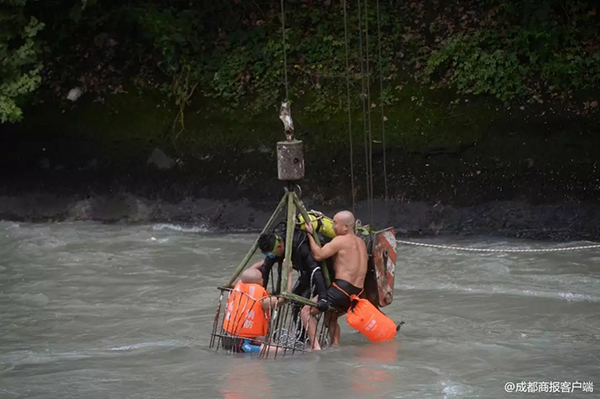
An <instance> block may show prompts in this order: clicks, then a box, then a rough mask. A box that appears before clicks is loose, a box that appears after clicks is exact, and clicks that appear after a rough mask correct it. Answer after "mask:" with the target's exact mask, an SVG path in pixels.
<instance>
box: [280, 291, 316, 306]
mask: <svg viewBox="0 0 600 399" xmlns="http://www.w3.org/2000/svg"><path fill="white" fill-rule="evenodd" d="M281 296H282V297H284V298H285V299H289V300H292V301H296V302H298V303H301V304H303V305H308V306H312V307H315V308H316V307H317V303H316V302H315V301H311V300H310V299H306V298H304V297H302V296H300V295H296V294H292V293H291V292H284V293H282V294H281Z"/></svg>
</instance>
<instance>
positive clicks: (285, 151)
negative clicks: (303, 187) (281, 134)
mask: <svg viewBox="0 0 600 399" xmlns="http://www.w3.org/2000/svg"><path fill="white" fill-rule="evenodd" d="M277 175H278V178H279V180H283V181H295V180H300V179H302V178H303V177H304V151H303V143H302V141H300V140H292V141H279V142H277Z"/></svg>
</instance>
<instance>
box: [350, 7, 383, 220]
mask: <svg viewBox="0 0 600 399" xmlns="http://www.w3.org/2000/svg"><path fill="white" fill-rule="evenodd" d="M378 1H379V0H378ZM343 6H344V38H345V43H346V102H347V108H348V141H349V142H350V189H351V190H352V191H351V192H352V213H353V214H354V213H355V208H356V193H355V191H354V149H353V145H352V111H351V109H350V60H349V54H348V16H347V12H346V0H343Z"/></svg>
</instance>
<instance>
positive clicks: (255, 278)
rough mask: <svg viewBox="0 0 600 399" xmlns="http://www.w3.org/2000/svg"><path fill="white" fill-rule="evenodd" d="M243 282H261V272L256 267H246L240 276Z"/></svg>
mask: <svg viewBox="0 0 600 399" xmlns="http://www.w3.org/2000/svg"><path fill="white" fill-rule="evenodd" d="M240 279H241V280H242V283H244V284H260V285H262V284H263V278H262V273H261V272H260V270H258V269H247V270H244V271H243V272H242V275H241V276H240Z"/></svg>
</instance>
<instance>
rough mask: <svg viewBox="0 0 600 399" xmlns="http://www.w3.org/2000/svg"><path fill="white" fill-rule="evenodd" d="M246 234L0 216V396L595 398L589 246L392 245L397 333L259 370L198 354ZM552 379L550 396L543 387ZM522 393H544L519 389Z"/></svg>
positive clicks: (454, 241) (597, 297) (597, 324)
mask: <svg viewBox="0 0 600 399" xmlns="http://www.w3.org/2000/svg"><path fill="white" fill-rule="evenodd" d="M254 238H255V235H254V234H250V233H235V234H217V233H212V232H209V231H206V230H205V229H203V228H202V227H190V228H183V227H180V226H173V225H115V224H112V225H104V224H98V223H92V222H77V223H56V224H29V223H13V222H0V397H1V398H85V399H93V398H287V399H292V398H303V399H304V398H307V399H308V398H327V399H337V398H340V399H342V398H343V399H346V398H503V397H507V398H508V397H514V398H517V397H531V398H533V397H535V398H539V397H590V398H591V397H593V396H595V395H597V392H598V391H600V251H599V250H585V251H568V252H554V253H501V252H500V253H495V252H493V253H477V252H465V251H460V250H454V249H434V248H422V247H414V246H406V245H399V247H398V260H397V264H396V281H395V297H394V301H393V303H392V304H391V305H390V306H388V307H386V308H384V311H385V312H386V313H387V314H388V315H389V316H390V317H392V318H393V319H395V320H403V321H405V323H406V324H404V326H403V327H402V330H401V334H400V337H399V338H397V339H395V340H393V341H389V342H385V343H380V344H371V343H369V342H368V341H367V340H366V339H365V338H364V337H363V336H362V335H361V334H360V333H357V332H355V331H354V330H352V329H351V328H350V327H349V326H348V325H347V324H346V323H345V321H344V319H343V318H342V319H340V325H341V327H342V335H341V347H340V348H336V349H327V350H325V351H323V352H321V353H305V354H298V355H294V356H288V357H285V358H280V359H277V360H272V359H269V360H258V359H255V358H252V357H247V356H232V355H227V354H224V353H223V352H221V351H219V352H215V351H213V350H211V349H209V348H208V344H209V340H210V331H211V328H212V322H213V318H214V314H215V309H216V305H217V300H218V296H219V291H218V290H217V289H216V287H217V286H219V285H222V284H223V283H225V282H226V281H227V280H228V278H229V277H230V276H231V273H232V272H233V270H234V269H235V266H236V265H237V264H238V263H239V261H240V259H241V258H242V257H243V256H244V254H245V252H246V251H247V250H248V248H249V247H250V245H251V244H252V242H253V240H254ZM419 241H420V242H427V243H434V244H440V245H455V246H460V247H468V248H490V249H491V248H495V249H503V248H504V249H506V248H530V249H542V248H556V247H560V246H577V245H586V244H589V243H587V242H570V243H561V244H558V243H547V242H545V243H544V242H533V241H523V240H507V239H501V238H494V237H472V238H469V239H466V238H448V237H446V238H433V239H421V240H419ZM255 259H256V260H258V259H260V258H259V257H258V256H256V257H255ZM557 382H560V384H561V390H563V391H562V392H561V393H550V392H551V390H552V383H557ZM510 383H514V384H515V387H514V389H511V385H510ZM523 383H525V384H523ZM528 383H529V384H530V385H526V384H528ZM531 383H535V384H533V385H531ZM546 383H548V384H549V385H546ZM590 383H591V384H592V385H590ZM507 384H508V385H507ZM517 384H520V385H517ZM593 384H595V386H593ZM567 385H568V387H569V390H572V391H573V392H572V393H566V391H564V390H566V389H567V388H566V387H567ZM534 386H536V387H537V389H538V390H540V389H541V390H543V391H544V390H546V389H548V390H549V391H550V392H542V393H532V391H533V390H534V389H535V388H533V387H534ZM580 386H581V387H582V388H579V387H580ZM584 386H585V387H587V388H586V390H587V391H589V389H590V387H592V389H593V390H594V392H584V389H583V387H584ZM506 387H508V390H519V388H524V389H525V390H526V391H528V392H524V393H522V392H511V393H509V392H506V389H505V388H506Z"/></svg>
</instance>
